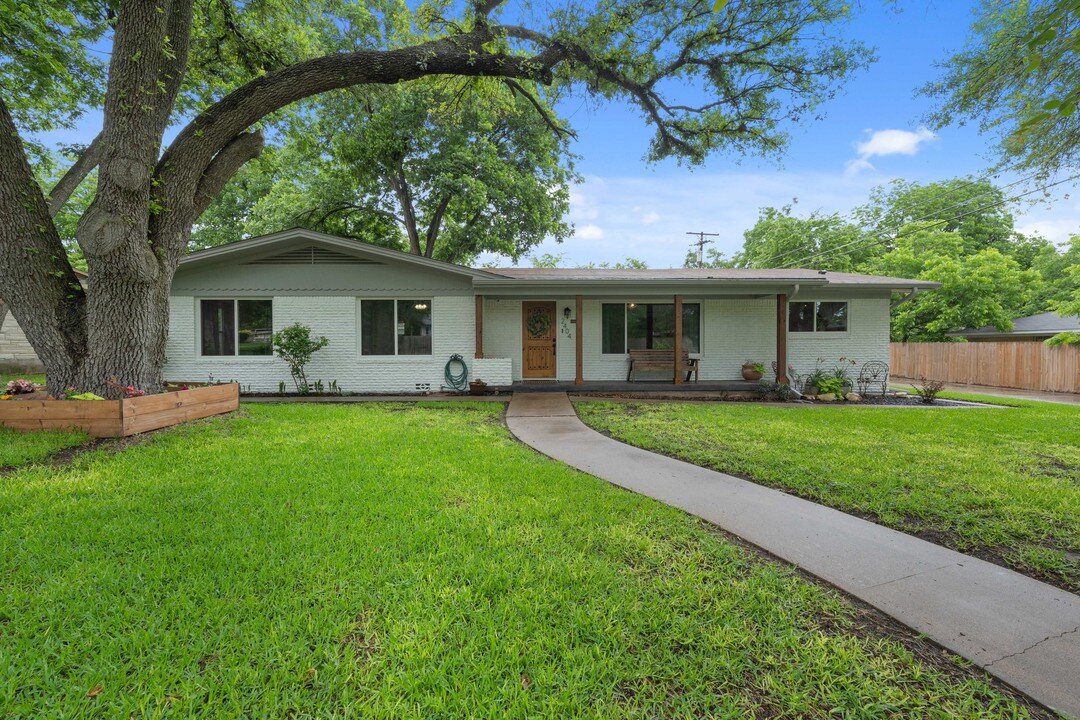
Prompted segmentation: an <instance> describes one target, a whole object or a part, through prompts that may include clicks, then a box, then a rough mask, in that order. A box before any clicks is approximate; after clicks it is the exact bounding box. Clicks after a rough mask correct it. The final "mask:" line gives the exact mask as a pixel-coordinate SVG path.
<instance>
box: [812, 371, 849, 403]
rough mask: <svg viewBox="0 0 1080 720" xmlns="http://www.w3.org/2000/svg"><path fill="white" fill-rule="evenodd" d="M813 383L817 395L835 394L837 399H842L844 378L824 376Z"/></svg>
mask: <svg viewBox="0 0 1080 720" xmlns="http://www.w3.org/2000/svg"><path fill="white" fill-rule="evenodd" d="M815 385H816V386H817V389H818V395H829V394H832V395H835V396H836V399H837V400H843V399H844V380H843V378H839V377H826V378H824V379H823V380H818V381H817V382H816V383H815Z"/></svg>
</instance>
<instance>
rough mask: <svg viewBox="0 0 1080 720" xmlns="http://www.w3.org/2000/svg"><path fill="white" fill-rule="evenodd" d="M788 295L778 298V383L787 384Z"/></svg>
mask: <svg viewBox="0 0 1080 720" xmlns="http://www.w3.org/2000/svg"><path fill="white" fill-rule="evenodd" d="M787 322H788V304H787V295H786V294H785V293H779V294H778V295H777V296H776V382H778V383H782V384H785V385H786V384H787V381H788V376H787V366H788V362H787Z"/></svg>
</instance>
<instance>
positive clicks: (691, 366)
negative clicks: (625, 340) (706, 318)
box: [626, 350, 698, 382]
mask: <svg viewBox="0 0 1080 720" xmlns="http://www.w3.org/2000/svg"><path fill="white" fill-rule="evenodd" d="M627 355H629V356H630V367H629V368H628V369H627V371H626V381H627V382H630V379H631V377H632V376H633V374H634V371H635V370H638V371H641V370H661V371H663V370H667V371H668V372H672V371H673V370H674V369H675V351H674V350H630V351H628V352H627ZM679 372H685V373H686V379H687V380H689V379H690V374H691V373H693V375H694V382H697V378H698V375H697V372H698V367H697V362H696V361H694V360H691V359H690V352H689V351H688V350H683V351H682V358H681V361H680V363H679Z"/></svg>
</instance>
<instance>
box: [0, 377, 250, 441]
mask: <svg viewBox="0 0 1080 720" xmlns="http://www.w3.org/2000/svg"><path fill="white" fill-rule="evenodd" d="M239 407H240V385H238V384H237V383H229V384H226V385H209V386H207V387H197V388H191V389H189V390H177V391H175V392H167V393H160V394H158V395H144V396H143V397H133V398H125V399H123V400H5V401H3V402H0V425H3V426H4V427H9V428H12V429H13V430H26V431H29V430H61V429H66V428H78V429H80V430H85V431H86V432H87V433H88V434H90V436H91V437H125V436H127V435H134V434H136V433H141V432H147V431H148V430H157V429H158V428H163V427H169V426H170V425H178V424H179V423H182V422H184V421H186V420H197V419H199V418H204V417H210V416H211V415H220V414H222V413H227V412H232V411H233V410H236V409H237V408H239Z"/></svg>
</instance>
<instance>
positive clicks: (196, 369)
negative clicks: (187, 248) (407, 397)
mask: <svg viewBox="0 0 1080 720" xmlns="http://www.w3.org/2000/svg"><path fill="white" fill-rule="evenodd" d="M197 301H198V300H197V298H194V297H190V296H178V297H173V298H171V304H172V305H171V312H170V319H169V344H168V351H167V354H168V360H167V362H166V365H165V376H166V378H168V379H170V380H204V379H206V377H207V375H208V374H210V373H213V375H214V378H215V379H219V380H236V381H238V382H240V383H241V384H242V385H244V386H245V389H247V386H250V389H251V390H253V391H276V390H277V389H278V383H280V382H285V383H286V384H287V385H288V386H290V387H291V386H292V380H291V378H290V377H289V369H288V367H287V366H286V365H285V363H284V362H282V360H281V359H280V358H277V357H202V356H200V355H199V354H198V348H197V344H196V341H197V337H198V326H197V317H196V307H197ZM473 313H474V307H473V299H472V298H471V297H461V296H436V297H434V298H432V333H433V338H432V354H431V356H430V357H428V356H422V357H418V356H398V357H371V356H367V357H365V356H361V355H360V346H359V339H358V327H357V300H356V298H354V297H348V296H279V297H275V298H274V330H280V329H281V328H283V327H285V326H287V325H291V324H292V323H295V322H300V323H303V324H305V325H308V326H309V327H310V328H311V330H312V333H313V334H316V335H325V336H326V337H327V338H329V339H330V343H329V344H328V345H327V346H326V347H324V348H322V349H321V350H319V351H318V352H317V353H315V355H314V356H313V358H312V360H311V364H310V365H309V366H308V368H307V374H308V378H309V379H310V380H311V381H315V380H322V381H323V382H325V383H329V382H330V381H331V380H336V381H337V383H338V385H339V386H340V387H341V389H342V390H344V391H347V392H416V391H417V384H423V383H428V384H430V387H431V389H432V390H438V389H439V387H440V386H441V385H442V384H443V383H444V379H443V368H444V366H445V364H446V361H447V360H448V359H449V358H450V355H452V354H454V353H458V354H460V355H461V356H462V358H463V359H464V360H465V362H466V364H467V365H468V366H469V377H470V379H474V378H477V377H479V378H481V379H483V380H485V381H486V382H488V383H489V384H492V385H503V384H509V383H510V377H511V375H510V363H509V362H508V361H507V360H499V359H487V358H485V359H483V360H476V359H474V358H473Z"/></svg>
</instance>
